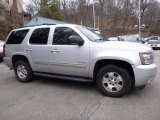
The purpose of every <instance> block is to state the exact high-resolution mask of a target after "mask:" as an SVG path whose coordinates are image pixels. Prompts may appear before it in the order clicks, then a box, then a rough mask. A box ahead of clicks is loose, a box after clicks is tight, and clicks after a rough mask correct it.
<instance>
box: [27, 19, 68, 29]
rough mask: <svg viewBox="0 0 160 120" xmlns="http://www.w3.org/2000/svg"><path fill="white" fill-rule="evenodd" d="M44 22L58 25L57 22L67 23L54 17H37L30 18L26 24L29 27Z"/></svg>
mask: <svg viewBox="0 0 160 120" xmlns="http://www.w3.org/2000/svg"><path fill="white" fill-rule="evenodd" d="M43 24H53V25H57V24H67V23H66V22H63V21H58V20H54V19H47V18H43V17H35V18H33V19H32V20H30V21H29V22H27V23H26V24H25V25H24V26H26V27H27V26H35V25H43Z"/></svg>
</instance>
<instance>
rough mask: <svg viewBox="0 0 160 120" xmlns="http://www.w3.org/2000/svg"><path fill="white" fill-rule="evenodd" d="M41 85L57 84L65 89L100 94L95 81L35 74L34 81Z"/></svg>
mask: <svg viewBox="0 0 160 120" xmlns="http://www.w3.org/2000/svg"><path fill="white" fill-rule="evenodd" d="M33 82H36V83H38V84H41V85H47V86H53V87H54V86H56V87H58V88H63V89H71V90H80V91H86V92H89V91H92V92H95V93H97V94H100V92H99V90H98V89H97V87H96V84H95V82H80V81H73V80H64V79H58V78H48V77H40V76H35V77H34V81H33Z"/></svg>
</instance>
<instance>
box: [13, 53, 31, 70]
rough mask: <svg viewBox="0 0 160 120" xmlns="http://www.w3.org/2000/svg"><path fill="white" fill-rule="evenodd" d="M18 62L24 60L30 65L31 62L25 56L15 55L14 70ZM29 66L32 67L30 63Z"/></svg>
mask: <svg viewBox="0 0 160 120" xmlns="http://www.w3.org/2000/svg"><path fill="white" fill-rule="evenodd" d="M18 60H22V61H25V62H27V63H29V60H28V58H27V57H26V56H24V55H13V56H12V65H13V68H14V66H15V64H16V62H17V61H18ZM29 65H30V63H29Z"/></svg>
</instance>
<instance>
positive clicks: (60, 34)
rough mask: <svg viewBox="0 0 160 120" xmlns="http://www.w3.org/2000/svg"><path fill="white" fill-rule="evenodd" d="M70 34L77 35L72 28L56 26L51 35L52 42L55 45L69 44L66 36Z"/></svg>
mask: <svg viewBox="0 0 160 120" xmlns="http://www.w3.org/2000/svg"><path fill="white" fill-rule="evenodd" d="M72 35H76V36H79V35H78V34H77V33H76V32H75V31H74V30H72V29H71V28H67V27H57V28H56V29H55V32H54V36H53V44H55V45H71V44H72V43H70V42H69V40H68V38H69V37H70V36H72Z"/></svg>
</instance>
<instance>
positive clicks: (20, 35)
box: [6, 29, 29, 44]
mask: <svg viewBox="0 0 160 120" xmlns="http://www.w3.org/2000/svg"><path fill="white" fill-rule="evenodd" d="M28 31H29V30H28V29H26V30H17V31H13V32H12V33H11V34H10V36H9V38H8V40H7V43H6V44H21V43H22V41H23V39H24V38H25V36H26V35H27V33H28Z"/></svg>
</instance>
